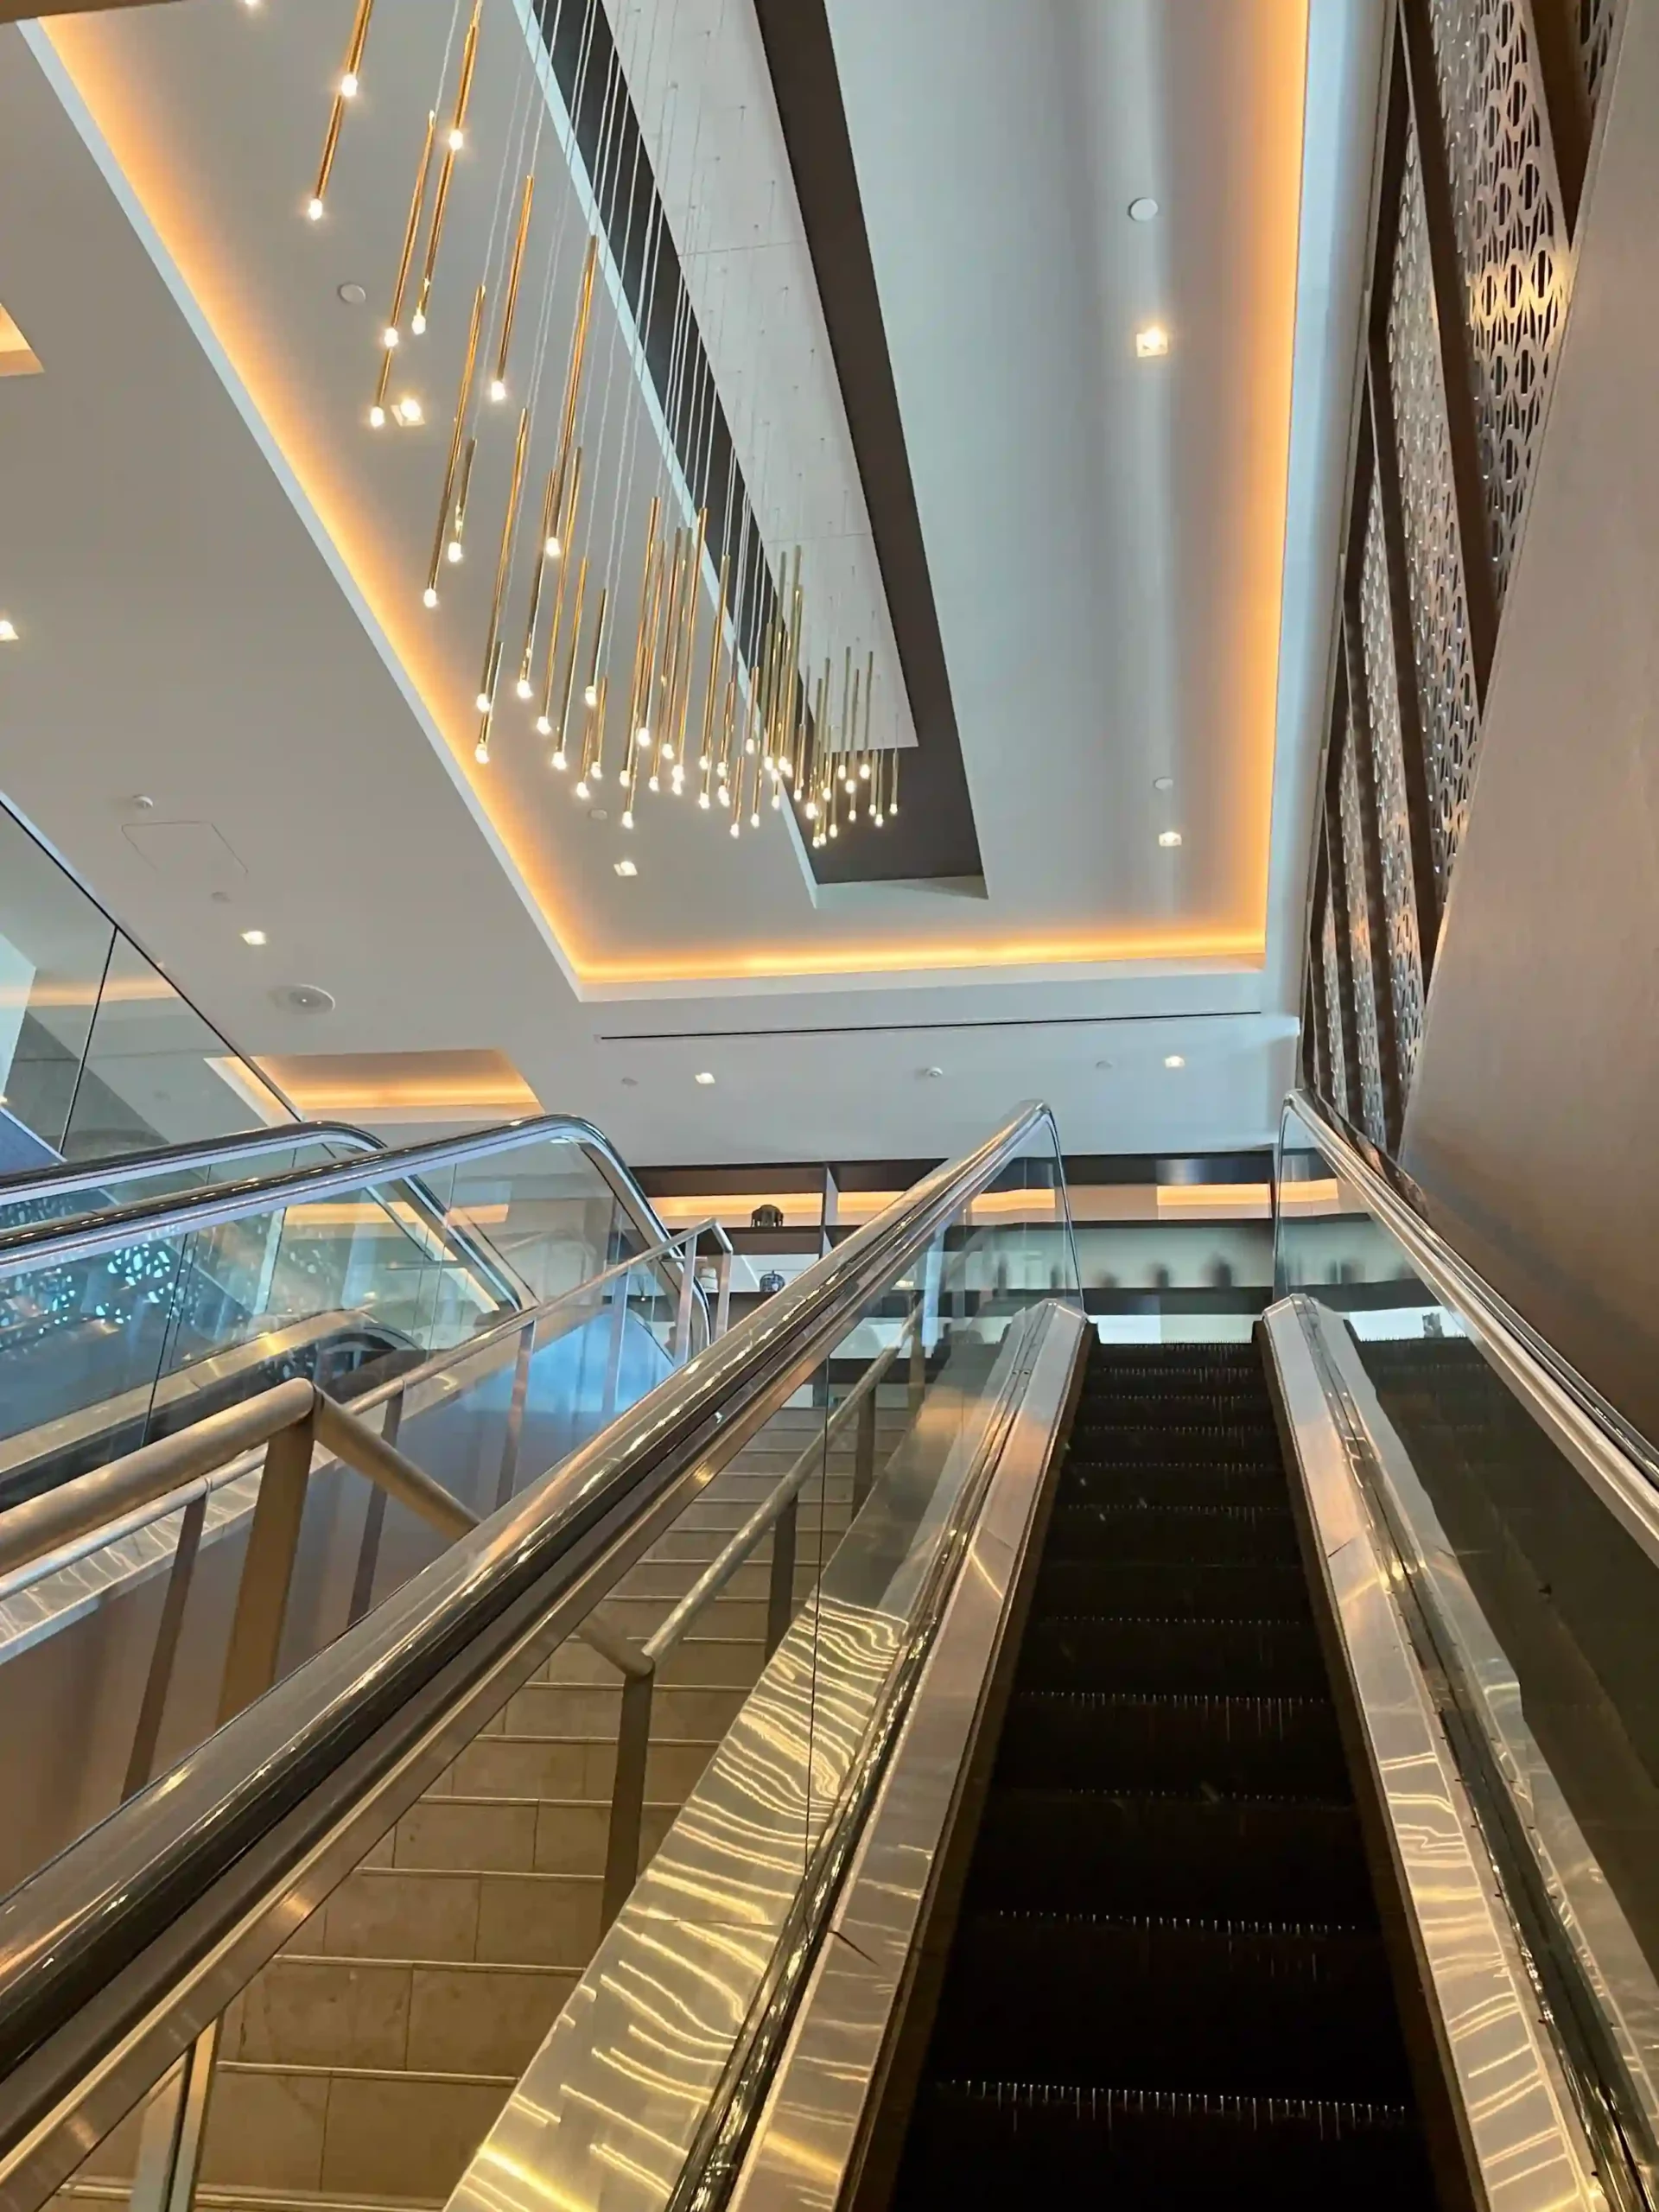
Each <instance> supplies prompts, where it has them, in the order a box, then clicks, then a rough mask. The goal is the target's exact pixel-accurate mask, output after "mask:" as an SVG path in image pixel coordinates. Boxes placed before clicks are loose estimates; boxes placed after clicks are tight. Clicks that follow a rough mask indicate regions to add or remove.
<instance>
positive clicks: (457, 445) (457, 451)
mask: <svg viewBox="0 0 1659 2212" xmlns="http://www.w3.org/2000/svg"><path fill="white" fill-rule="evenodd" d="M483 327H484V287H483V286H482V285H481V284H480V286H479V288H478V290H477V292H476V293H475V294H474V298H473V321H472V327H471V329H470V330H469V331H468V332H467V359H466V362H465V365H463V367H462V369H461V389H460V391H458V392H457V393H456V394H455V426H454V429H453V431H452V432H451V433H450V436H449V464H448V467H447V468H446V469H445V470H444V472H443V499H442V504H441V505H440V506H439V509H438V526H437V529H436V530H435V532H434V533H433V537H432V558H431V560H430V562H429V563H428V566H427V571H426V594H425V596H426V603H427V605H428V606H429V607H435V606H436V605H437V603H438V569H439V567H440V565H441V563H442V560H443V548H444V540H445V538H446V537H447V536H448V530H449V517H450V510H451V503H452V501H453V500H454V496H455V472H456V470H457V469H458V468H459V467H460V465H461V437H462V434H463V429H464V425H465V423H466V421H467V398H468V396H469V395H470V393H471V391H472V388H473V370H474V366H475V365H476V363H477V360H478V334H479V332H480V330H481V329H482V328H483Z"/></svg>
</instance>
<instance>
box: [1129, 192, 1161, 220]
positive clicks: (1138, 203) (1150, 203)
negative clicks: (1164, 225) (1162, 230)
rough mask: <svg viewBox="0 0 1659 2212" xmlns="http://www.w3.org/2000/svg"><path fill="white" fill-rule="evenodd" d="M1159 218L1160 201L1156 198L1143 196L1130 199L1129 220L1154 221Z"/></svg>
mask: <svg viewBox="0 0 1659 2212" xmlns="http://www.w3.org/2000/svg"><path fill="white" fill-rule="evenodd" d="M1157 219H1158V202H1157V201H1156V200H1147V199H1144V198H1143V199H1141V200H1130V202H1129V220H1130V221H1131V222H1132V223H1154V222H1156V221H1157Z"/></svg>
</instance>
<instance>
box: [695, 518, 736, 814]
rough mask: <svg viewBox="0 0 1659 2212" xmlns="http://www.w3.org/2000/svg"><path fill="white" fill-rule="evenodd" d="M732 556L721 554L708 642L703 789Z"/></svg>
mask: <svg viewBox="0 0 1659 2212" xmlns="http://www.w3.org/2000/svg"><path fill="white" fill-rule="evenodd" d="M731 574H732V556H731V555H730V554H729V553H722V554H721V556H720V588H719V590H718V592H717V593H716V594H715V634H714V636H713V637H712V638H711V639H710V640H709V682H708V687H707V689H706V690H704V692H703V695H702V743H701V745H700V746H699V747H698V750H697V766H698V767H699V768H701V769H702V788H703V791H704V792H705V794H706V793H707V791H708V789H709V772H710V771H711V770H712V769H713V767H714V765H715V763H714V741H715V701H716V699H717V698H718V697H719V696H720V649H721V646H722V645H724V644H725V642H726V593H727V589H728V586H729V584H730V582H731Z"/></svg>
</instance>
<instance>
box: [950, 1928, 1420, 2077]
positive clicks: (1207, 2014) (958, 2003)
mask: <svg viewBox="0 0 1659 2212" xmlns="http://www.w3.org/2000/svg"><path fill="white" fill-rule="evenodd" d="M1057 1986H1061V1987H1067V1988H1069V1989H1071V1991H1072V1993H1073V1994H1072V1996H1071V2000H1070V2001H1069V2002H1068V2003H1067V2004H1065V2005H1063V2006H1061V2005H1055V2003H1054V2001H1053V1993H1054V1990H1055V1988H1056V1987H1057ZM1389 2002H1390V1998H1389V1968H1388V1961H1387V1958H1386V1956H1385V1955H1384V1952H1383V1941H1382V1937H1381V1936H1380V1935H1379V1934H1378V1933H1376V1931H1375V1930H1372V1929H1351V1928H1331V1927H1320V1926H1306V1925H1300V1924H1296V1923H1274V1922H1259V1921H1258V1922H1251V1921H1230V1920H1192V1919H1185V1918H1179V1917H1173V1916H1156V1917H1147V1918H1105V1917H1101V1916H1096V1915H1095V1914H1092V1913H1038V1912H996V1913H990V1912H978V1913H975V1914H974V1915H972V1916H970V1917H969V1919H967V1920H965V1921H964V1922H963V1923H962V1924H961V1925H960V1926H959V1928H958V1929H957V1939H956V1945H955V1948H954V1950H953V1952H952V1955H951V1966H950V1978H949V1980H948V1981H947V1982H946V1985H945V1990H944V2001H943V2003H942V2004H941V2005H940V2008H939V2024H938V2029H937V2031H936V2033H935V2039H934V2063H935V2064H936V2065H937V2066H938V2069H939V2071H940V2072H941V2073H942V2074H944V2075H947V2076H950V2075H962V2074H963V2073H974V2072H977V2073H989V2074H993V2075H996V2076H997V2077H998V2078H999V2079H1001V2080H1011V2081H1020V2082H1071V2081H1076V2080H1077V2078H1078V2076H1079V2075H1084V2076H1086V2078H1087V2079H1089V2080H1090V2081H1095V2082H1112V2083H1114V2084H1115V2085H1116V2086H1117V2087H1119V2088H1147V2089H1155V2088H1160V2087H1161V2086H1162V2085H1163V2084H1164V2083H1166V2082H1171V2081H1179V2082H1182V2083H1184V2084H1185V2087H1186V2088H1189V2089H1224V2090H1229V2091H1231V2092H1233V2093H1235V2094H1244V2095H1251V2096H1274V2097H1321V2098H1324V2097H1337V2098H1347V2097H1363V2098H1373V2099H1380V2100H1383V2101H1389V2102H1394V2101H1401V2100H1403V2099H1404V2098H1405V2097H1407V2096H1408V2094H1410V2084H1409V2080H1408V2075H1407V2070H1406V2058H1405V2049H1404V2046H1403V2044H1401V2043H1400V2042H1399V2040H1398V2039H1397V2038H1395V2037H1379V2036H1378V2035H1377V2033H1376V2021H1377V2016H1378V2013H1379V2012H1383V2013H1384V2014H1386V2012H1387V2010H1388V2007H1389Z"/></svg>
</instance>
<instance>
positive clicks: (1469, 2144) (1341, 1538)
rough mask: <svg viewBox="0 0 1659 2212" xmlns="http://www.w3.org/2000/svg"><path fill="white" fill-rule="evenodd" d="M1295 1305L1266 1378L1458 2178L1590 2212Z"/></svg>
mask: <svg viewBox="0 0 1659 2212" xmlns="http://www.w3.org/2000/svg"><path fill="white" fill-rule="evenodd" d="M1303 1306H1304V1301H1300V1300H1281V1302H1280V1303H1279V1304H1278V1305H1276V1306H1271V1307H1270V1308H1269V1309H1268V1313H1267V1314H1266V1316H1265V1317H1264V1322H1263V1335H1264V1338H1265V1341H1266V1345H1267V1350H1268V1363H1269V1369H1270V1371H1271V1373H1272V1376H1273V1378H1274V1386H1275V1391H1276V1395H1277V1396H1278V1398H1279V1402H1280V1405H1281V1410H1282V1413H1283V1415H1284V1418H1285V1421H1286V1424H1287V1430H1288V1433H1289V1436H1290V1440H1291V1443H1292V1446H1293V1449H1292V1452H1291V1455H1290V1457H1291V1461H1292V1478H1293V1480H1294V1481H1297V1482H1299V1483H1300V1486H1301V1489H1302V1491H1303V1494H1304V1496H1305V1497H1306V1503H1307V1508H1308V1512H1309V1516H1310V1518H1311V1521H1312V1524H1313V1536H1314V1544H1315V1548H1316V1551H1317V1554H1318V1559H1319V1571H1320V1573H1321V1574H1322V1576H1323V1580H1324V1582H1325V1598H1326V1599H1327V1601H1328V1604H1329V1606H1330V1609H1331V1612H1332V1618H1334V1619H1335V1621H1336V1623H1337V1624H1338V1631H1339V1638H1340V1643H1341V1650H1342V1659H1343V1664H1344V1669H1345V1670H1346V1672H1347V1675H1348V1680H1349V1685H1350V1688H1351V1691H1352V1694H1353V1701H1354V1704H1355V1707H1356V1708H1357V1712H1358V1713H1359V1716H1360V1721H1361V1727H1362V1734H1363V1745H1362V1748H1363V1755H1364V1758H1365V1759H1366V1762H1367V1764H1368V1765H1369V1767H1370V1772H1371V1779H1372V1783H1373V1786H1374V1789H1375V1792H1376V1799H1377V1802H1379V1804H1380V1805H1381V1806H1382V1808H1383V1812H1384V1815H1385V1821H1384V1828H1385V1834H1386V1840H1387V1845H1388V1848H1389V1854H1390V1857H1391V1859H1392V1861H1393V1866H1394V1872H1395V1877H1396V1879H1397V1882H1398V1885H1399V1891H1400V1896H1401V1898H1402V1903H1403V1904H1404V1907H1405V1913H1406V1920H1407V1925H1408V1929H1409V1932H1410V1936H1411V1940H1412V1943H1413V1947H1414V1951H1415V1954H1416V1958H1417V1964H1418V1968H1419V1973H1420V1975H1421V1980H1422V1986H1423V1988H1424V1991H1425V1993H1426V1995H1427V2000H1428V2007H1429V2012H1430V2018H1431V2019H1432V2021H1433V2025H1434V2029H1435V2033H1436V2039H1437V2042H1438V2044H1439V2046H1440V2059H1441V2063H1442V2064H1443V2066H1444V2067H1445V2069H1446V2076H1447V2080H1448V2082H1450V2083H1451V2084H1452V2088H1453V2091H1454V2095H1453V2108H1454V2111H1455V2113H1456V2116H1457V2119H1458V2122H1459V2129H1460V2132H1461V2133H1462V2134H1463V2137H1464V2150H1465V2161H1466V2164H1467V2168H1468V2171H1469V2174H1470V2177H1471V2183H1473V2185H1474V2187H1475V2189H1476V2190H1477V2194H1478V2201H1479V2202H1482V2203H1484V2205H1486V2206H1489V2207H1490V2208H1491V2212H1554V2208H1557V2207H1567V2206H1572V2207H1581V2208H1583V2212H1604V2208H1605V2203H1606V2197H1605V2193H1604V2190H1603V2187H1602V2183H1601V2181H1600V2179H1599V2177H1598V2174H1597V2171H1596V2165H1595V2160H1594V2157H1593V2154H1592V2147H1591V2145H1590V2142H1589V2139H1588V2137H1587V2136H1586V2132H1585V2129H1584V2127H1583V2126H1582V2125H1581V2123H1580V2119H1579V2116H1578V2113H1577V2111H1576V2109H1575V2107H1574V2102H1573V2096H1572V2094H1571V2090H1570V2088H1569V2086H1568V2084H1567V2080H1566V2078H1565V2075H1564V2071H1563V2068H1562V2065H1561V2062H1560V2055H1559V2053H1558V2051H1557V2050H1556V2049H1555V2046H1554V2040H1553V2037H1552V2036H1551V2032H1550V2030H1549V2027H1548V2023H1547V2021H1546V2019H1545V2017H1544V2015H1543V2013H1542V2011H1541V2006H1540V2004H1539V2000H1538V1997H1537V1993H1536V1992H1535V1987H1534V1986H1533V1983H1532V1980H1531V1977H1530V1974H1529V1967H1528V1962H1527V1960H1526V1958H1525V1956H1524V1955H1523V1954H1522V1951H1521V1948H1520V1947H1519V1944H1518V1942H1517V1941H1516V1935H1515V1931H1514V1929H1513V1927H1512V1925H1511V1923H1510V1919H1509V1916H1508V1913H1507V1911H1506V1909H1505V1905H1504V1902H1503V1895H1502V1892H1501V1890H1500V1887H1499V1885H1498V1882H1497V1877H1496V1875H1495V1873H1494V1871H1493V1867H1492V1863H1491V1857H1490V1855H1489V1853H1488V1851H1487V1848H1486V1846H1485V1843H1484V1839H1483V1837H1482V1835H1481V1833H1480V1829H1479V1827H1478V1823H1477V1821H1476V1820H1475V1817H1474V1815H1473V1812H1472V1810H1471V1806H1470V1803H1469V1800H1468V1797H1467V1795H1466V1793H1465V1789H1464V1785H1463V1783H1462V1781H1461V1780H1460V1778H1459V1773H1458V1769H1457V1764H1456V1761H1455V1759H1454V1758H1453V1756H1452V1750H1451V1747H1450V1745H1449V1744H1448V1743H1447V1741H1446V1736H1445V1734H1444V1732H1443V1731H1442V1729H1441V1727H1440V1721H1439V1719H1438V1717H1437V1714H1436V1712H1435V1709H1434V1704H1433V1699H1432V1697H1431V1695H1430V1694H1429V1690H1428V1688H1427V1684H1426V1682H1425V1680H1424V1676H1423V1673H1422V1669H1421V1665H1420V1664H1419V1662H1418V1660H1417V1656H1416V1655H1415V1653H1414V1649H1413V1648H1412V1643H1411V1640H1410V1637H1409V1636H1408V1633H1407V1630H1406V1626H1405V1624H1404V1621H1403V1619H1402V1614H1401V1611H1400V1606H1399V1604H1398V1601H1397V1599H1396V1597H1395V1592H1394V1589H1393V1587H1392V1586H1391V1573H1390V1564H1389V1552H1388V1548H1387V1547H1386V1543H1384V1542H1380V1541H1379V1540H1378V1535H1377V1532H1376V1530H1375V1529H1374V1528H1373V1525H1372V1522H1371V1520H1370V1514H1369V1512H1368V1510H1367V1504H1366V1500H1365V1497H1364V1493H1363V1490H1362V1488H1361V1486H1360V1484H1359V1481H1358V1478H1357V1474H1356V1471H1355V1468H1354V1466H1353V1464H1352V1462H1351V1458H1350V1453H1349V1447H1348V1444H1347V1442H1346V1440H1345V1439H1344V1435H1343V1433H1342V1431H1341V1429H1340V1427H1338V1420H1337V1416H1336V1412H1335V1409H1334V1408H1333V1405H1332V1401H1331V1399H1330V1397H1329V1396H1328V1395H1327V1391H1326V1388H1325V1381H1324V1379H1323V1376H1322V1373H1321V1370H1320V1366H1319V1359H1318V1357H1317V1355H1316V1351H1315V1346H1314V1344H1313V1341H1312V1339H1311V1338H1310V1337H1309V1335H1308V1333H1307V1332H1306V1326H1305V1318H1306V1317H1305V1313H1304V1311H1303Z"/></svg>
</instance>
